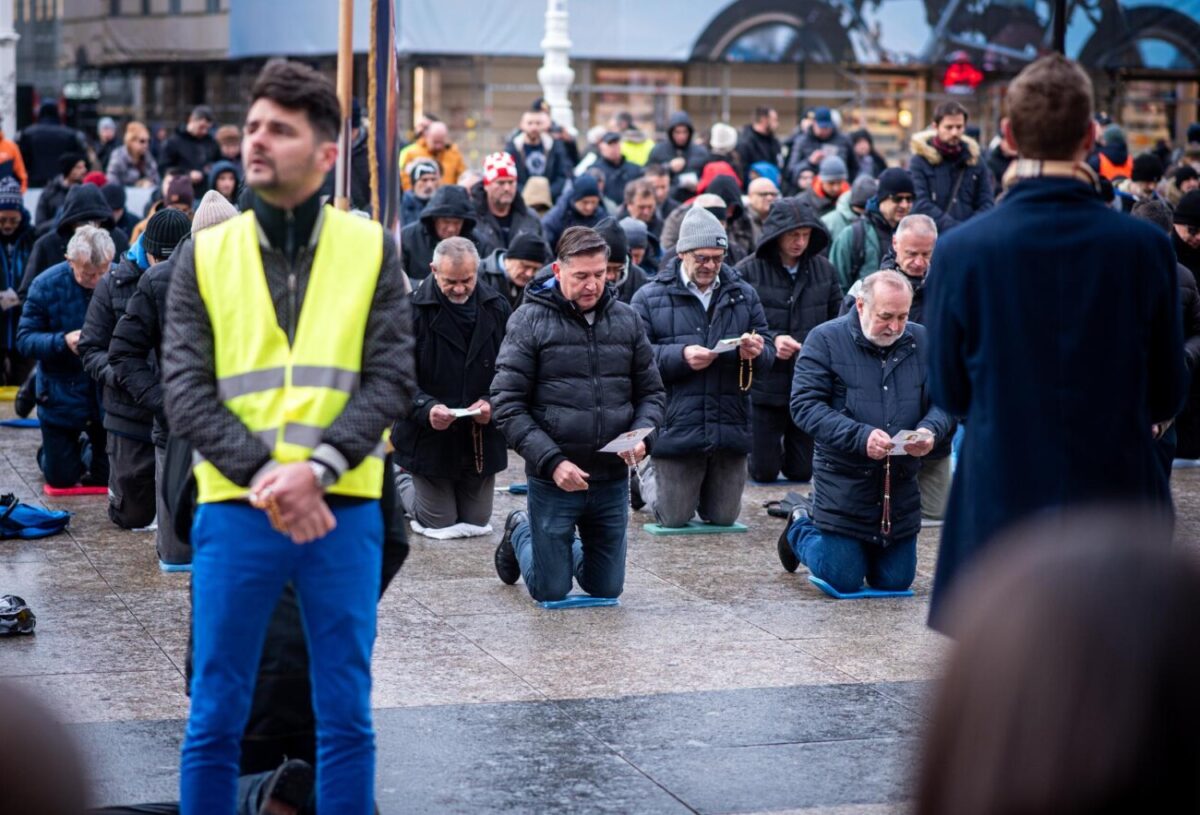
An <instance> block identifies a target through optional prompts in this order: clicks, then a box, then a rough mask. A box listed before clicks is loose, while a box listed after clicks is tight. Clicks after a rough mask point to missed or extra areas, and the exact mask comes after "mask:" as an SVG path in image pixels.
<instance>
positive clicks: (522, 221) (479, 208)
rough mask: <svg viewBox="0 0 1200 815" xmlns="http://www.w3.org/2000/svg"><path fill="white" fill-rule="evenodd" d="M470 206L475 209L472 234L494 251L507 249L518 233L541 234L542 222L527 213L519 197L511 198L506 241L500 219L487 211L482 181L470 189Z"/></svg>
mask: <svg viewBox="0 0 1200 815" xmlns="http://www.w3.org/2000/svg"><path fill="white" fill-rule="evenodd" d="M471 205H472V206H473V207H474V208H475V233H474V234H475V235H476V237H478V238H479V239H480V240H481V241H486V242H487V243H488V244H489V245H491V246H492V248H494V249H507V248H508V246H509V243H510V242H511V241H512V239H513V238H514V237H516V235H517V234H518V233H520V232H533V233H534V234H537V235H541V234H542V222H541V221H539V220H538V217H537V216H536V215H534V214H533V213H532V212H530V211H529V207H527V206H525V201H524V199H523V198H521V196H520V195H517V196H516V197H515V198H513V202H512V209H511V210H510V212H511V214H512V221H511V222H510V224H509V227H508V235H507V240H506V239H505V232H504V228H503V227H502V226H501V225H500V219H499V218H497V217H496V216H495V215H493V214H492V211H491V210H490V209H488V202H487V191H486V190H484V188H483V182H482V181H480V182H479V183H478V184H476V185H475V186H474V187H472V188H471Z"/></svg>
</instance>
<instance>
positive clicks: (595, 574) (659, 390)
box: [492, 227, 665, 602]
mask: <svg viewBox="0 0 1200 815" xmlns="http://www.w3.org/2000/svg"><path fill="white" fill-rule="evenodd" d="M608 251H609V249H608V243H607V242H605V240H604V238H603V237H602V236H601V235H600V234H599V233H598V232H596V231H595V230H594V229H590V228H588V227H571V228H570V229H568V230H567V231H566V232H564V233H563V236H562V238H561V239H560V240H559V242H558V260H557V261H555V263H553V264H552V265H551V271H548V272H542V273H540V274H539V275H538V276H537V277H535V278H534V279H533V281H532V282H531V283H530V284H529V285H528V286H526V288H525V302H524V304H523V305H522V306H521V307H520V308H519V309H517V310H516V312H514V313H513V316H512V318H511V319H510V320H509V322H508V333H507V335H506V336H505V338H504V344H503V345H501V347H500V355H499V357H498V358H497V360H496V377H495V379H494V380H493V381H492V417H493V419H494V420H495V421H496V424H498V425H499V427H500V430H501V431H502V432H503V433H504V436H505V438H507V439H508V443H509V444H510V445H512V446H513V447H515V448H516V450H517V452H518V453H520V454H521V457H522V458H524V459H525V472H526V474H527V475H528V476H529V511H528V512H525V511H524V510H517V511H515V512H513V513H511V514H510V515H509V516H508V521H507V522H506V523H505V525H504V535H503V536H502V537H501V539H500V545H499V546H498V547H497V548H496V556H495V560H496V573H497V574H498V575H499V576H500V579H501V580H503V581H504V582H505V583H508V584H510V585H511V584H513V583H516V582H517V579H518V578H520V577H524V578H525V586H526V588H528V589H529V594H530V595H531V596H532V597H533V599H535V600H538V601H542V602H545V601H554V600H561V599H563V598H564V597H566V596H567V593H568V592H570V591H571V585H572V578H576V579H578V581H579V587H580V588H581V589H583V590H584V591H585V592H587V593H588V594H591V595H593V596H596V597H616V596H617V595H619V594H620V593H621V591H622V589H623V588H624V586H625V530H626V524H627V522H628V517H629V475H628V473H629V470H628V468H629V467H630V466H631V465H632V464H634V463H636V461H638V460H640V459H641V458H642V457H643V456H644V455H645V446H644V444H639V446H638V448H637V449H635V450H632V451H630V452H629V453H628V454H627V458H626V460H624V461H623V460H622V459H621V457H619V456H617V455H616V454H614V453H601V452H599V451H600V448H601V447H603V446H605V445H606V444H607V443H608V442H610V441H612V440H613V439H614V438H615V437H616V436H618V435H620V434H622V433H625V432H626V431H629V430H634V429H639V428H653V427H657V426H658V424H659V423H660V422H661V421H662V416H663V404H664V402H665V397H664V394H663V384H662V379H661V378H659V375H658V368H657V367H656V366H655V365H654V355H653V352H652V351H651V349H650V343H649V342H648V341H647V340H646V332H645V331H644V330H643V329H642V323H641V321H640V320H639V319H638V316H637V314H636V313H635V312H634V310H633V309H632V308H631V307H630V306H628V305H626V304H625V303H622V302H620V300H618V299H617V294H616V289H615V288H614V287H612V286H609V285H606V283H605V273H606V271H607V260H608ZM576 529H578V531H579V539H578V540H577V539H576V536H575V532H576Z"/></svg>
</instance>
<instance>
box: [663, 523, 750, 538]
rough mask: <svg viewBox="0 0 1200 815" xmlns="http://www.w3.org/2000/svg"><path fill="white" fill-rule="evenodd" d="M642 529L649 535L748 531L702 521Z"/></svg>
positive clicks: (745, 528) (732, 525) (723, 533)
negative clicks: (684, 524)
mask: <svg viewBox="0 0 1200 815" xmlns="http://www.w3.org/2000/svg"><path fill="white" fill-rule="evenodd" d="M642 529H644V530H646V531H647V532H649V533H650V534H651V535H726V534H729V533H732V532H747V531H749V530H748V528H747V527H746V525H745V524H739V523H736V522H735V523H733V524H731V525H729V526H717V525H716V524H707V523H703V522H702V521H688V524H687V526H659V525H658V524H642Z"/></svg>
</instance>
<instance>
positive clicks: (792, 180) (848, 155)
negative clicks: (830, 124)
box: [783, 127, 858, 190]
mask: <svg viewBox="0 0 1200 815" xmlns="http://www.w3.org/2000/svg"><path fill="white" fill-rule="evenodd" d="M817 150H821V151H822V152H824V154H825V158H829V157H830V156H835V155H836V156H837V157H838V158H840V159H841V160H842V161H844V162H846V177H847V178H850V179H854V178H856V177H857V176H858V161H857V159H856V157H855V155H854V150H853V148H851V146H850V139H848V138H846V134H845V133H843V132H842V131H840V130H838V129H837V128H836V127H835V128H833V132H832V133H830V134H829V136H828V137H827V138H824V139H822V138H819V137H818V136H817V135H816V133H814V132H813V129H812V128H809V129H807V130H805V131H804V132H803V133H798V134H796V136H795V137H794V138H793V139H792V145H791V148H790V149H789V152H788V162H787V169H786V172H784V175H783V182H784V184H785V185H787V186H789V187H791V189H792V190H795V184H796V176H797V175H799V174H800V171H801V170H805V169H808V170H812V171H813V175H816V174H817V171H818V170H820V169H821V167H820V162H818V163H817V164H813V163H812V162H811V161H809V158H810V157H811V156H812V154H813V153H814V152H815V151H817Z"/></svg>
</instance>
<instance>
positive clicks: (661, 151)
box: [646, 110, 708, 186]
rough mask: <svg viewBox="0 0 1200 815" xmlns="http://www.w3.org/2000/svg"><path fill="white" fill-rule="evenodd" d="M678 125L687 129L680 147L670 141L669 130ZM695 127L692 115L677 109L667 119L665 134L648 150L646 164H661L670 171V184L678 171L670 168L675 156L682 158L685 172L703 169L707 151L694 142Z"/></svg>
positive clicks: (677, 174) (673, 181)
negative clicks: (684, 141)
mask: <svg viewBox="0 0 1200 815" xmlns="http://www.w3.org/2000/svg"><path fill="white" fill-rule="evenodd" d="M679 125H683V126H684V127H686V128H687V129H688V135H687V142H686V143H685V144H684V145H683V146H682V147H680V146H679V145H678V144H676V143H675V142H673V141H671V131H672V130H674V129H675V128H676V127H678V126H679ZM695 137H696V127H695V126H694V125H693V124H692V117H691V116H688V115H687V113H685V112H684V111H682V110H677V111H675V112H674V113H672V114H671V116H670V117H669V118H668V119H667V136H666V138H664V139H663V140H662V141H660V142H659V143H658V144H656V145H654V149H653V150H651V151H650V158H649V159H648V160H647V162H646V163H647V164H661V165H662V166H664V167H666V168H667V170H668V171H669V172H670V173H671V186H674V185H675V179H676V178H677V177H678V176H679V173H677V172H675V171H674V170H672V169H671V166H670V165H671V161H672V160H673V159H676V158H682V159H683V160H684V162H685V164H684V167H683V170H682V171H681V172H685V173H696V174H697V175H699V174H700V172H701V171H702V170H703V169H704V162H705V161H706V160H707V158H708V151H707V150H705V149H704V147H703V146H701V145H699V144H696V141H695Z"/></svg>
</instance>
